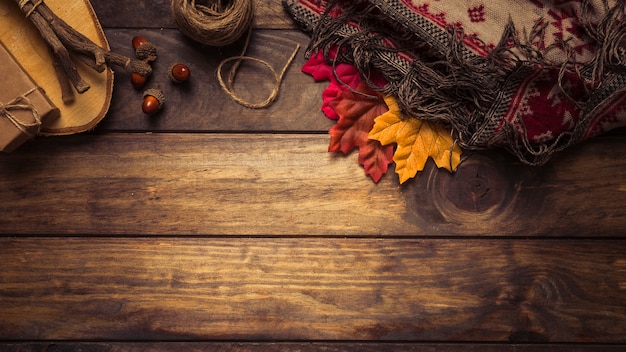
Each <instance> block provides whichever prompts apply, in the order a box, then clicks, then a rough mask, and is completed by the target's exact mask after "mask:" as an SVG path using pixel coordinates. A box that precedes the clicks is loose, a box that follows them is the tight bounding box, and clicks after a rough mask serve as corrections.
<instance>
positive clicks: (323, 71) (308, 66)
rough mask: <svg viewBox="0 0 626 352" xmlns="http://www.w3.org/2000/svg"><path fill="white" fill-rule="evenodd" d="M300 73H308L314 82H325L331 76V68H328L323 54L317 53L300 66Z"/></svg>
mask: <svg viewBox="0 0 626 352" xmlns="http://www.w3.org/2000/svg"><path fill="white" fill-rule="evenodd" d="M302 72H304V73H308V74H310V75H311V76H313V79H314V80H316V81H318V82H319V81H326V80H329V79H330V78H331V77H332V76H333V71H332V66H330V65H329V64H328V63H327V62H326V59H325V58H324V54H323V53H322V52H321V51H317V52H316V53H314V54H313V55H311V57H310V58H309V59H308V60H307V62H305V63H304V65H302Z"/></svg>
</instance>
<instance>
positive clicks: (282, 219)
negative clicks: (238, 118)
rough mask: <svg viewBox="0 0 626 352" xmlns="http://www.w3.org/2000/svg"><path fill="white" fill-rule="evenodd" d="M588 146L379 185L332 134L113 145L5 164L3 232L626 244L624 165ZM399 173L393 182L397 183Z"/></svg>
mask: <svg viewBox="0 0 626 352" xmlns="http://www.w3.org/2000/svg"><path fill="white" fill-rule="evenodd" d="M615 142H616V141H615V139H610V138H603V139H597V140H594V141H590V142H589V143H586V144H584V145H581V146H579V147H578V148H575V149H572V150H571V151H570V152H565V153H563V154H562V155H560V156H557V157H556V158H555V160H554V161H553V162H552V163H550V164H549V165H547V166H545V167H527V166H522V165H519V164H516V163H514V162H513V161H512V159H511V158H507V156H505V155H502V154H486V153H482V154H477V155H475V156H474V157H470V159H468V160H467V161H466V162H465V163H463V164H461V166H460V167H459V170H458V171H457V172H456V173H455V174H453V175H451V174H449V173H447V171H443V170H439V169H436V168H434V166H433V164H432V163H429V167H428V169H427V170H425V171H424V172H422V173H420V174H419V175H418V177H417V178H416V179H415V180H413V181H412V182H409V183H408V184H406V185H404V186H399V185H398V182H397V175H395V174H393V173H391V174H389V175H387V176H385V178H384V179H383V180H382V181H381V182H380V183H379V184H374V183H373V182H372V181H371V179H369V178H368V177H367V176H366V175H365V174H364V172H363V169H362V168H361V167H360V166H359V165H358V163H357V161H356V154H352V155H351V156H350V157H347V158H344V157H341V156H337V155H333V154H330V153H328V152H327V151H326V150H327V144H328V137H327V136H324V135H299V134H295V135H289V134H286V135H263V134H257V135H255V134H191V133H180V134H179V133H172V134H170V133H153V134H110V133H109V134H105V135H85V136H68V137H58V138H46V139H40V140H37V141H33V142H32V143H30V144H28V145H26V146H23V147H22V148H21V149H19V150H18V151H16V152H14V153H13V154H10V155H0V187H1V188H2V189H3V190H4V191H3V192H0V210H1V211H2V214H3V216H2V217H0V233H4V234H13V235H15V234H46V233H53V234H67V235H70V234H83V235H89V234H91V235H94V234H103V235H124V234H136V235H140V234H154V235H192V234H193V235H289V236H294V235H301V236H315V235H322V236H325V235H340V236H355V235H356V236H361V235H365V236H434V235H437V236H522V237H527V236H550V237H553V236H560V237H566V236H604V237H606V236H624V235H626V221H625V220H624V219H625V217H624V204H626V192H624V190H625V189H626V186H625V185H624V180H626V178H624V177H621V176H620V174H621V175H622V176H623V175H624V172H623V171H622V170H626V164H625V163H626V156H624V155H623V154H624V152H623V151H620V150H611V146H613V145H614V144H615ZM392 172H393V171H392Z"/></svg>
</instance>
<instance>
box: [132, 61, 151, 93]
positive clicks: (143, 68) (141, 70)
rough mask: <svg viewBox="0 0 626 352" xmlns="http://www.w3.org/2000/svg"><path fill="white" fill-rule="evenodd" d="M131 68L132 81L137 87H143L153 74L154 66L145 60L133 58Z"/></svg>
mask: <svg viewBox="0 0 626 352" xmlns="http://www.w3.org/2000/svg"><path fill="white" fill-rule="evenodd" d="M131 70H132V73H131V74H130V83H131V84H132V85H133V87H135V88H137V89H139V88H141V87H143V86H144V85H145V84H146V81H147V80H148V77H150V75H151V74H152V67H151V66H150V65H149V64H148V63H147V62H145V61H138V60H133V61H132V62H131Z"/></svg>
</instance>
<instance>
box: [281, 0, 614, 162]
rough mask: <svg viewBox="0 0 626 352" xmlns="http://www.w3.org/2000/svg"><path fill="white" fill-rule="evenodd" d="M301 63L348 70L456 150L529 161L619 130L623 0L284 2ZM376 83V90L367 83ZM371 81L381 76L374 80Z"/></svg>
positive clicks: (538, 159) (542, 159)
mask: <svg viewBox="0 0 626 352" xmlns="http://www.w3.org/2000/svg"><path fill="white" fill-rule="evenodd" d="M283 5H284V7H285V8H286V10H287V11H288V12H289V13H290V14H291V16H292V17H293V18H294V20H295V21H296V22H297V23H298V24H299V25H301V27H302V28H303V29H304V30H305V31H308V32H309V33H310V34H311V42H310V45H309V48H308V52H307V54H308V55H312V54H313V53H323V54H324V56H325V57H326V59H327V60H328V62H330V63H332V65H333V66H336V65H338V64H340V63H347V64H350V65H353V66H354V67H355V68H356V69H357V70H358V72H359V73H360V75H361V77H362V78H363V80H364V81H366V82H368V83H369V85H370V86H371V88H372V89H375V90H377V91H379V92H381V93H382V94H385V95H392V96H394V97H396V98H397V100H398V104H399V106H400V108H401V109H402V110H403V112H404V113H405V115H406V116H410V117H411V118H416V119H425V120H433V121H438V122H440V123H442V124H445V125H446V126H448V127H449V128H450V129H451V131H452V133H453V136H454V138H455V141H456V143H458V144H459V145H460V146H461V147H462V148H463V149H484V148H491V147H504V148H507V149H508V150H510V151H511V152H512V153H514V154H515V155H516V156H517V157H519V159H520V160H521V161H523V162H525V163H528V164H531V165H538V164H543V163H545V162H546V161H547V160H548V159H549V158H550V156H551V155H552V154H553V153H554V152H556V151H559V150H562V149H564V148H566V147H568V146H571V145H573V144H576V143H579V142H582V141H584V140H586V139H588V138H591V137H593V136H596V135H598V134H600V133H603V132H606V131H609V130H611V129H613V128H616V127H620V126H624V125H626V111H625V110H626V100H624V97H625V94H626V92H625V88H626V56H625V55H626V18H625V13H624V7H625V5H624V1H622V0H619V1H611V0H499V1H484V0H446V1H443V0H367V1H365V0H338V1H326V0H283ZM379 76H382V77H383V79H384V83H383V84H382V85H381V84H380V83H376V84H375V83H374V82H373V80H372V79H370V78H371V77H379ZM377 81H380V80H377Z"/></svg>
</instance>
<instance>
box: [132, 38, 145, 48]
mask: <svg viewBox="0 0 626 352" xmlns="http://www.w3.org/2000/svg"><path fill="white" fill-rule="evenodd" d="M147 42H148V40H147V39H146V38H144V37H141V36H136V37H133V40H132V44H133V49H135V50H137V48H139V47H140V46H142V45H143V44H145V43H147Z"/></svg>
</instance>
